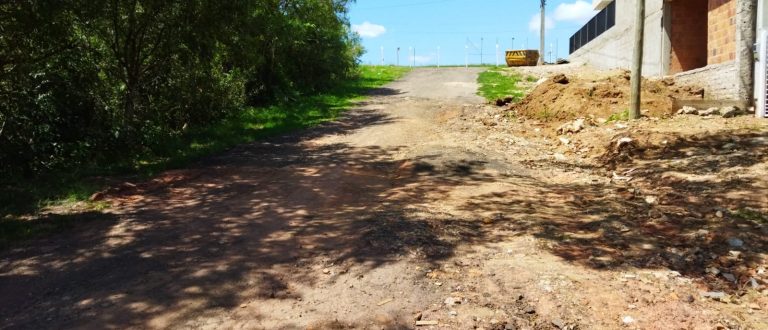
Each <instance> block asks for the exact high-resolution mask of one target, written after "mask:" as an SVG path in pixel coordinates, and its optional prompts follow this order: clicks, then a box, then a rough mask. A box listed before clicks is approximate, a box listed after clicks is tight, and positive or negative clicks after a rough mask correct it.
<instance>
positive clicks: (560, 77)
mask: <svg viewBox="0 0 768 330" xmlns="http://www.w3.org/2000/svg"><path fill="white" fill-rule="evenodd" d="M552 82H554V83H556V84H562V85H565V84H568V82H569V81H568V77H566V76H565V75H564V74H562V73H560V74H557V75H555V76H554V77H552Z"/></svg>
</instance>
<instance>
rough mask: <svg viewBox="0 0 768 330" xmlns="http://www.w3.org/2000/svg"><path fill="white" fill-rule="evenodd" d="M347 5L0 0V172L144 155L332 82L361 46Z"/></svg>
mask: <svg viewBox="0 0 768 330" xmlns="http://www.w3.org/2000/svg"><path fill="white" fill-rule="evenodd" d="M347 5H348V1H347V0H232V1H214V0H99V1H97V0H68V1H54V0H47V1H46V0H8V1H3V2H2V3H0V170H1V171H3V173H4V176H3V179H9V178H12V177H18V176H21V175H23V176H32V175H36V174H38V173H41V172H43V171H47V170H51V169H56V168H71V167H74V166H78V165H82V164H89V165H92V164H99V163H103V162H109V161H113V160H115V159H119V158H121V157H127V156H129V155H136V154H139V153H151V152H152V148H153V147H154V145H156V144H157V141H162V140H163V139H164V138H166V137H168V136H173V135H178V134H183V131H184V128H185V127H188V126H190V125H194V126H205V125H209V124H212V123H214V122H215V121H218V120H221V119H223V118H225V117H227V116H230V115H236V114H237V113H238V111H242V110H243V109H244V107H245V106H247V105H259V104H264V103H269V102H279V101H281V100H286V99H288V100H289V99H291V98H294V97H297V96H299V95H301V94H306V93H316V92H319V91H323V90H326V89H328V88H332V87H333V86H334V85H335V84H337V83H338V82H339V81H340V80H342V79H344V78H347V77H349V76H350V75H351V74H353V73H354V71H355V69H356V65H357V61H358V57H359V55H360V53H361V48H360V43H359V41H358V39H357V38H356V36H355V35H354V34H353V33H351V32H350V29H349V22H348V20H347Z"/></svg>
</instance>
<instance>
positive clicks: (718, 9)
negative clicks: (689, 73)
mask: <svg viewBox="0 0 768 330" xmlns="http://www.w3.org/2000/svg"><path fill="white" fill-rule="evenodd" d="M736 1H737V0H709V6H708V10H709V42H708V45H707V53H708V59H707V64H718V63H724V62H728V61H733V60H735V59H736Z"/></svg>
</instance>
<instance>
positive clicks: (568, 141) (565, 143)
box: [560, 137, 571, 145]
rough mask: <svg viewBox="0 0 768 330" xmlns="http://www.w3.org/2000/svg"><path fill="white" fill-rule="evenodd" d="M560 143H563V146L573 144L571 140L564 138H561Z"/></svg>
mask: <svg viewBox="0 0 768 330" xmlns="http://www.w3.org/2000/svg"><path fill="white" fill-rule="evenodd" d="M560 142H561V143H562V144H564V145H569V144H571V140H569V139H566V138H564V137H561V138H560Z"/></svg>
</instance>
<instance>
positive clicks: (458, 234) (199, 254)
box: [0, 109, 495, 328]
mask: <svg viewBox="0 0 768 330" xmlns="http://www.w3.org/2000/svg"><path fill="white" fill-rule="evenodd" d="M395 120H397V118H391V117H389V116H387V115H384V114H382V113H380V112H378V111H369V110H366V109H361V110H360V111H352V112H350V113H349V114H347V115H346V116H345V118H344V119H343V120H340V121H339V122H335V123H328V124H324V125H321V126H320V127H318V128H316V129H313V130H310V131H306V132H302V133H300V134H291V135H286V136H283V137H277V138H272V139H267V140H264V141H261V142H256V143H252V144H248V145H243V146H240V147H237V148H235V149H233V150H231V151H230V152H228V153H225V154H222V155H219V156H215V157H211V158H209V159H206V160H204V161H202V162H201V163H200V164H199V166H196V167H194V168H191V169H187V170H180V171H169V172H167V173H165V174H163V175H160V176H158V177H157V178H155V179H153V180H152V181H149V182H146V183H143V184H139V185H136V186H135V187H129V189H126V190H116V192H115V193H114V194H113V195H112V196H110V198H111V200H112V201H113V202H114V203H115V205H116V206H115V210H114V212H115V215H114V216H113V215H109V216H108V217H109V218H110V219H112V218H114V219H113V220H111V221H105V222H101V223H100V225H99V226H80V227H79V228H76V229H75V230H72V231H69V232H66V233H63V234H61V235H58V236H57V237H54V238H52V239H48V240H45V241H42V240H40V241H37V242H29V243H28V244H24V245H22V246H19V247H17V248H15V249H12V250H10V251H6V252H4V253H2V260H3V262H2V264H0V290H1V291H2V292H4V293H9V294H4V295H2V297H0V306H2V308H1V309H0V310H1V311H0V319H3V320H4V323H5V324H6V325H7V326H8V327H13V328H48V327H51V328H53V327H55V328H69V327H100V328H101V327H170V326H181V327H188V326H195V324H194V322H195V320H196V319H199V318H201V317H206V316H214V315H216V314H217V313H222V312H223V311H228V310H232V309H233V308H236V307H237V306H239V305H240V304H242V303H244V300H245V299H254V298H259V299H278V300H295V299H298V298H301V297H300V294H298V293H297V292H296V290H295V287H296V285H297V284H299V283H300V284H301V285H310V286H311V285H314V284H316V283H318V281H320V280H321V278H325V276H324V275H323V274H322V272H319V270H318V268H320V269H322V267H324V266H325V265H327V264H329V263H332V264H335V265H345V264H346V265H360V267H362V268H364V269H367V270H373V269H376V268H378V267H381V266H383V265H386V264H389V263H391V262H393V261H395V260H396V259H397V257H398V256H402V255H406V254H412V255H417V256H419V257H420V258H423V259H424V260H425V262H427V263H435V262H439V261H440V260H444V259H446V258H449V257H451V256H452V255H453V253H454V251H455V249H456V247H457V246H458V245H459V244H464V243H469V242H472V241H480V240H483V239H485V238H484V237H483V234H482V231H479V230H478V226H477V224H476V221H474V220H476V219H436V218H433V217H429V216H425V215H423V214H419V213H418V211H420V210H418V209H417V208H416V209H408V208H404V207H403V203H404V202H407V203H408V204H409V205H411V204H414V205H415V204H418V203H420V202H424V201H425V200H426V198H427V197H426V196H428V195H429V194H440V193H445V192H447V191H450V190H451V189H452V187H455V186H458V185H470V186H471V185H477V184H482V183H487V182H493V181H494V180H495V177H494V176H493V175H491V174H488V173H485V172H484V171H483V170H482V169H483V166H484V164H483V163H482V162H477V161H474V160H463V159H460V160H450V161H447V160H443V159H440V158H432V159H427V158H425V159H418V160H415V161H398V160H395V159H396V157H395V155H396V154H397V153H398V152H400V151H401V150H400V149H401V148H400V147H392V148H381V147H356V146H350V145H347V144H331V145H315V144H313V143H311V142H310V140H311V139H313V138H316V137H322V136H325V135H331V134H349V133H350V132H352V131H354V130H356V129H358V128H361V127H370V126H372V125H387V124H389V123H392V122H394V121H395ZM117 219H119V220H117ZM442 220H446V221H442ZM46 247H47V248H48V250H46ZM259 317H260V316H259V315H252V318H254V319H258V318H259ZM181 321H190V322H192V323H185V324H179V323H178V322H181Z"/></svg>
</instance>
